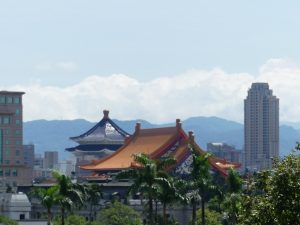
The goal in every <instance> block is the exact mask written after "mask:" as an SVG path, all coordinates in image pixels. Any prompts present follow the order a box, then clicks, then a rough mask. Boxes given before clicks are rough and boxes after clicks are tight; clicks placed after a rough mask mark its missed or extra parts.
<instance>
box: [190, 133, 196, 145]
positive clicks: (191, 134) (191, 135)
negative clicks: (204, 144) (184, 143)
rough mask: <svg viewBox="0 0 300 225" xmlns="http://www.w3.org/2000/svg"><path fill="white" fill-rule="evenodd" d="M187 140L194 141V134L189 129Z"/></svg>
mask: <svg viewBox="0 0 300 225" xmlns="http://www.w3.org/2000/svg"><path fill="white" fill-rule="evenodd" d="M189 140H190V142H191V143H194V141H195V136H194V132H193V131H189Z"/></svg>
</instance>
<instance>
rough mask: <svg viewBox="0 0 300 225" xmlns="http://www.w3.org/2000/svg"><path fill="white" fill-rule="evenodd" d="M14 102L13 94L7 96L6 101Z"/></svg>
mask: <svg viewBox="0 0 300 225" xmlns="http://www.w3.org/2000/svg"><path fill="white" fill-rule="evenodd" d="M12 102H13V98H12V97H11V96H7V97H6V103H8V104H11V103H12Z"/></svg>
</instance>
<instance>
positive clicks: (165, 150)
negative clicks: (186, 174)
mask: <svg viewBox="0 0 300 225" xmlns="http://www.w3.org/2000/svg"><path fill="white" fill-rule="evenodd" d="M189 143H190V144H191V145H192V147H193V149H194V150H195V151H197V152H198V153H199V154H205V153H206V151H204V150H202V149H201V148H200V147H199V146H198V145H197V143H196V142H195V141H194V137H193V133H192V132H189V134H188V135H187V134H186V133H185V132H184V130H183V129H182V127H181V122H180V120H179V119H177V120H176V126H175V127H164V128H152V129H141V125H140V123H137V124H136V128H135V133H134V134H133V135H132V136H131V137H128V138H127V139H126V140H125V144H124V145H123V146H122V147H121V148H120V149H119V150H117V151H116V152H115V153H113V154H112V155H110V156H108V157H106V158H104V159H100V160H97V161H93V162H92V163H91V164H88V165H84V166H81V167H80V168H81V169H85V170H92V171H114V170H124V169H128V168H131V167H139V165H137V164H136V163H135V162H134V159H133V157H132V156H133V154H137V153H144V154H147V155H148V156H149V157H150V158H151V159H158V158H161V157H166V156H173V157H174V158H175V159H176V160H177V165H176V167H180V166H182V165H183V164H184V163H186V161H187V159H188V158H189V157H190V156H191V149H190V147H191V146H190V145H189ZM209 163H210V165H211V167H212V168H213V169H215V170H217V171H219V172H220V173H221V174H222V175H224V176H226V175H227V172H226V170H227V169H228V168H230V167H239V166H240V165H239V164H233V163H229V162H227V161H226V160H223V159H219V158H216V157H213V156H212V157H210V158H209Z"/></svg>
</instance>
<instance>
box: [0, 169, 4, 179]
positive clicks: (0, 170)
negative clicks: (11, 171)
mask: <svg viewBox="0 0 300 225" xmlns="http://www.w3.org/2000/svg"><path fill="white" fill-rule="evenodd" d="M0 177H3V169H0Z"/></svg>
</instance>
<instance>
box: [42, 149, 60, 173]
mask: <svg viewBox="0 0 300 225" xmlns="http://www.w3.org/2000/svg"><path fill="white" fill-rule="evenodd" d="M57 164H58V152H57V151H46V152H45V153H44V169H54V168H56V165H57Z"/></svg>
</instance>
